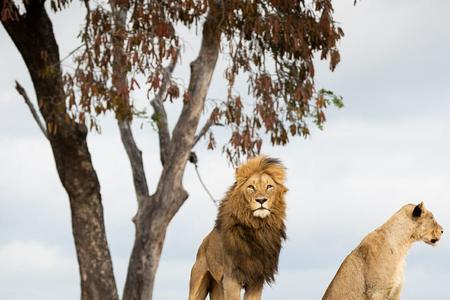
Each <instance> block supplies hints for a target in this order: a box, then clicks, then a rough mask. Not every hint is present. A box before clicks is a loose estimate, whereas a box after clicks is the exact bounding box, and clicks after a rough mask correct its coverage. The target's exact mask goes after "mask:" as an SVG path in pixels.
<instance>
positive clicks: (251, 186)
mask: <svg viewBox="0 0 450 300" xmlns="http://www.w3.org/2000/svg"><path fill="white" fill-rule="evenodd" d="M247 188H249V189H251V190H253V191H256V189H255V186H254V185H252V184H250V185H249V186H248V187H247Z"/></svg>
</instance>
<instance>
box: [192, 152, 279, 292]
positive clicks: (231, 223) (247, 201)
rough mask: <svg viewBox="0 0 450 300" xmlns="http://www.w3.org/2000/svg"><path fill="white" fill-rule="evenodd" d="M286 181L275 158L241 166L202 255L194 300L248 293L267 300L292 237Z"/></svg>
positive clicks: (194, 275)
mask: <svg viewBox="0 0 450 300" xmlns="http://www.w3.org/2000/svg"><path fill="white" fill-rule="evenodd" d="M284 180H285V169H284V167H283V166H282V165H281V163H280V162H279V161H278V160H275V159H271V158H268V157H265V156H258V157H256V158H253V159H250V160H248V161H247V162H246V163H245V164H242V165H241V166H239V168H238V169H237V170H236V182H235V183H234V185H233V186H232V187H231V188H230V189H229V191H228V192H227V194H226V196H225V199H224V200H223V201H222V203H221V205H220V207H219V213H218V216H217V220H216V225H215V227H214V229H213V230H212V231H211V232H210V233H209V234H208V236H206V238H205V239H204V240H203V242H202V244H201V246H200V248H199V250H198V253H197V259H196V262H195V264H194V266H193V267H192V271H191V280H190V287H189V300H204V299H205V298H206V296H207V295H208V294H210V299H212V300H222V299H225V300H238V299H240V293H241V289H242V288H244V289H245V296H244V299H245V300H259V299H261V294H262V288H263V285H264V283H270V282H272V281H273V280H274V275H275V273H276V272H277V268H278V257H279V254H280V250H281V243H282V241H283V240H284V239H285V238H286V235H285V225H284V219H285V210H286V205H285V201H284V194H285V193H286V191H287V189H286V188H285V186H284ZM264 199H265V200H264ZM258 201H259V202H258Z"/></svg>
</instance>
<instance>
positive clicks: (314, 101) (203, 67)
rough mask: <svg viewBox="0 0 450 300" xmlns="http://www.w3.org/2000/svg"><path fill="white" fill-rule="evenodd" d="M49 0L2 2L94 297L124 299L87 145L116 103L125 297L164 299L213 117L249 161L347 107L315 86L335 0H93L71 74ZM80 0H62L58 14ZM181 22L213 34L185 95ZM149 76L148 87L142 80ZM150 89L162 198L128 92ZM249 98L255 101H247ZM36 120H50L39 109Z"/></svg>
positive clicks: (205, 35) (333, 50)
mask: <svg viewBox="0 0 450 300" xmlns="http://www.w3.org/2000/svg"><path fill="white" fill-rule="evenodd" d="M44 3H45V1H43V0H40V1H37V0H36V1H24V2H23V6H24V11H25V12H24V13H21V11H20V8H18V7H17V5H16V4H14V2H12V1H11V0H0V8H1V9H2V11H1V20H2V24H3V25H4V27H5V29H6V30H7V32H8V34H9V35H10V36H11V39H12V40H13V42H14V43H15V44H16V46H17V48H18V50H19V52H20V53H21V55H22V57H23V58H24V61H25V63H26V65H27V67H28V70H29V72H30V75H31V78H32V81H33V84H34V88H35V91H36V95H37V99H38V103H39V109H40V114H41V115H42V117H43V119H44V121H45V134H46V136H47V137H48V139H49V141H50V145H51V147H52V149H53V153H54V156H55V162H56V166H57V169H58V173H59V176H60V178H61V181H62V183H63V185H64V187H65V189H66V191H67V193H68V195H69V200H70V203H71V210H72V224H73V234H74V238H75V245H76V250H77V255H78V261H79V265H80V277H81V283H82V284H81V289H82V299H118V295H117V291H116V284H115V280H114V275H113V272H112V263H111V258H110V253H109V249H108V245H107V241H106V236H105V231H104V222H103V213H102V205H101V195H100V192H99V190H100V185H99V182H98V180H97V176H96V173H95V170H94V168H93V166H92V162H91V159H90V155H89V150H88V148H87V145H86V135H87V132H88V130H87V127H86V125H89V126H90V127H91V128H95V127H97V126H98V124H97V121H96V120H97V117H98V116H99V115H101V114H102V113H104V112H106V111H113V112H114V113H115V115H116V117H117V122H118V127H119V130H120V134H121V138H122V142H123V145H124V147H125V150H126V152H127V155H128V158H129V160H130V164H131V169H132V176H133V182H134V187H135V191H136V198H137V202H138V211H137V213H136V216H135V217H134V218H133V222H134V223H135V227H136V236H135V243H134V247H133V251H132V254H131V257H130V262H129V267H128V274H127V279H126V284H125V289H124V294H123V299H127V300H128V299H151V298H152V290H153V284H154V279H155V274H156V270H157V267H158V263H159V259H160V255H161V251H162V247H163V244H164V239H165V234H166V230H167V227H168V226H169V223H170V221H171V220H172V218H173V217H174V215H175V214H176V212H177V211H178V209H179V208H180V207H181V206H182V205H183V203H184V201H186V199H187V198H188V193H187V191H185V189H184V188H183V184H182V179H183V174H184V170H185V167H186V164H187V162H188V161H189V159H190V158H191V159H193V157H194V155H192V151H193V148H194V146H195V145H196V144H197V142H198V141H199V140H200V139H201V138H202V137H206V138H207V139H208V148H210V149H214V148H215V147H216V142H215V139H214V135H213V131H212V129H213V127H214V126H215V125H219V124H220V125H223V126H225V127H226V128H229V129H230V139H229V141H228V143H227V144H225V145H224V147H223V150H224V152H225V153H226V155H227V157H228V159H229V160H230V161H231V162H233V163H236V162H238V161H239V159H240V157H241V156H243V155H244V156H248V155H253V154H255V153H258V152H260V150H261V147H262V143H263V138H264V136H265V135H267V136H269V137H270V141H271V143H272V144H275V145H285V144H287V143H288V142H289V135H291V136H292V137H295V136H308V135H309V126H308V124H309V122H310V121H312V122H313V123H315V124H316V125H317V126H319V127H321V126H322V124H323V123H324V122H325V112H324V111H325V109H326V107H327V106H329V105H330V104H334V105H337V106H342V99H341V98H340V97H337V96H335V95H334V94H333V93H332V92H330V91H327V90H317V89H316V87H315V83H314V72H315V70H314V64H313V58H314V55H315V54H316V53H319V54H320V58H321V59H327V60H329V62H330V68H331V69H332V70H334V68H335V66H336V65H337V64H338V62H339V60H340V57H339V51H338V49H337V42H338V41H339V39H340V38H341V37H342V36H343V32H342V30H341V28H340V27H338V26H337V25H336V24H335V22H334V20H333V7H332V3H331V0H311V1H308V2H307V1H301V0H300V1H299V0H287V1H275V0H265V1H262V0H258V1H256V0H255V1H239V0H209V1H207V0H197V1H196V0H188V1H186V0H184V1H181V0H174V1H144V0H130V1H128V0H110V1H109V2H100V3H93V2H90V1H88V0H85V1H84V3H85V7H86V19H85V27H84V29H83V30H82V32H81V33H80V38H81V40H82V43H83V45H82V48H81V49H82V50H81V51H80V52H79V53H77V54H76V57H75V63H76V69H75V71H74V72H72V73H63V72H62V70H61V65H60V56H59V53H58V45H57V42H56V40H55V37H54V35H53V30H52V24H51V21H50V19H49V18H48V15H47V13H46V8H45V6H44ZM69 3H70V1H69V0H52V1H50V4H51V7H52V9H53V10H60V9H63V8H64V7H65V6H66V5H69ZM177 26H187V27H190V28H191V27H198V28H201V29H202V42H201V46H200V50H199V53H198V56H197V58H196V59H195V60H194V61H193V62H192V63H191V65H190V66H191V75H190V78H189V85H188V88H187V89H185V90H183V89H182V87H181V86H180V85H179V84H178V83H177V82H176V81H175V80H173V78H172V77H171V74H172V72H173V70H174V68H175V67H176V63H177V60H178V58H179V56H180V55H182V51H181V50H180V49H181V41H180V38H179V36H178V35H177ZM30 36H32V37H33V38H29V37H30ZM221 49H223V51H222V55H223V56H224V57H227V61H228V62H229V63H228V66H227V69H226V72H225V79H226V81H227V85H228V93H227V96H226V97H225V98H224V99H222V101H220V102H219V103H214V106H213V107H212V108H210V109H209V111H208V112H209V114H210V117H209V118H208V119H207V121H206V122H205V124H203V125H202V126H199V125H200V124H199V123H200V119H201V114H202V112H204V111H206V110H207V108H206V107H207V106H206V105H205V103H206V101H207V100H206V97H207V94H208V88H209V85H210V81H211V78H212V75H213V72H214V70H215V67H216V62H217V60H218V57H219V55H220V53H221ZM142 77H145V78H146V80H145V83H142V80H139V78H142ZM242 77H244V78H245V77H246V78H247V82H248V86H249V89H248V95H241V94H240V93H238V92H236V91H235V89H234V86H235V82H236V80H237V78H242ZM139 82H140V83H139ZM143 84H148V89H149V93H148V94H149V99H151V101H149V102H150V105H151V106H152V108H153V111H154V113H153V115H152V119H153V121H154V122H155V124H156V126H157V129H158V135H159V144H160V159H161V164H162V166H163V170H162V172H161V174H160V177H159V181H158V185H157V188H156V190H155V191H154V192H153V193H151V192H150V191H149V189H148V186H147V180H146V175H145V172H144V166H143V161H142V153H141V151H140V150H139V148H138V146H137V144H136V143H135V141H134V138H133V132H132V130H131V126H130V124H131V122H132V120H133V118H136V116H139V115H140V112H138V111H137V110H136V108H135V106H134V103H133V101H132V99H131V97H130V91H131V90H133V89H135V88H139V87H140V85H143ZM18 90H19V91H20V92H21V94H22V95H24V97H25V96H26V93H25V92H24V91H23V90H21V89H20V87H18ZM245 97H248V98H250V99H252V101H244V100H243V98H245ZM179 98H181V100H180V101H179V102H180V104H181V105H182V111H181V113H180V115H179V117H178V119H177V122H176V124H175V127H174V129H173V131H172V133H170V131H169V124H168V119H167V114H166V111H165V106H166V105H167V103H168V102H173V101H176V100H177V99H179ZM167 100H169V101H167ZM248 102H250V103H251V104H246V103H248ZM35 118H36V119H37V120H38V121H39V120H40V117H39V116H38V115H37V114H36V117H35ZM43 127H44V126H43ZM199 128H200V130H198V129H199Z"/></svg>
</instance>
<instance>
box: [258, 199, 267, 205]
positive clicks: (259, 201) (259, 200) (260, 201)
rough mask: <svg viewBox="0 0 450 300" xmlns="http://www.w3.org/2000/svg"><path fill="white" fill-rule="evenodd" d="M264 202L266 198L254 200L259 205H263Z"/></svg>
mask: <svg viewBox="0 0 450 300" xmlns="http://www.w3.org/2000/svg"><path fill="white" fill-rule="evenodd" d="M266 201H267V198H256V202H258V203H259V204H261V205H263V203H264V202H266Z"/></svg>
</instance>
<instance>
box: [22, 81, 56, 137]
mask: <svg viewBox="0 0 450 300" xmlns="http://www.w3.org/2000/svg"><path fill="white" fill-rule="evenodd" d="M16 90H17V92H18V93H19V94H20V95H21V96H22V97H23V100H25V103H26V105H28V108H29V109H30V111H31V114H32V115H33V118H34V120H35V121H36V123H37V124H38V126H39V128H40V129H41V131H42V133H43V134H44V136H45V137H46V138H47V140H48V139H49V138H48V134H47V130H46V129H45V126H44V124H43V123H42V120H41V118H40V117H39V114H38V112H37V111H36V108H34V105H33V103H31V100H30V98H29V97H28V94H27V92H26V91H25V89H24V88H23V87H22V86H21V85H20V83H19V82H18V81H17V80H16Z"/></svg>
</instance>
